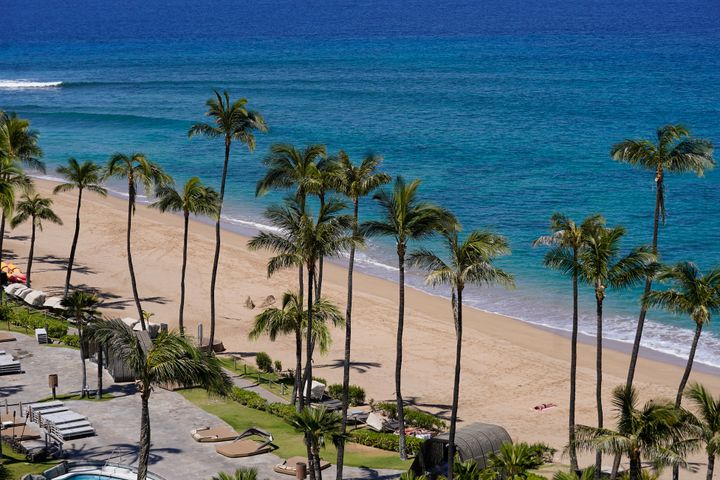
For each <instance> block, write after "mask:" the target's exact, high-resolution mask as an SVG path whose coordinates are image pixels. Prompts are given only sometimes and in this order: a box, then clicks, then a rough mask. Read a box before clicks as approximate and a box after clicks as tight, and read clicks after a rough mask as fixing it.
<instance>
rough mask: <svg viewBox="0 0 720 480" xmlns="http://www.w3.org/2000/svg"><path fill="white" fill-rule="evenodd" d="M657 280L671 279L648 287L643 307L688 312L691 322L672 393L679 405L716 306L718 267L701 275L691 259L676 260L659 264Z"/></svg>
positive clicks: (718, 300) (719, 307)
mask: <svg viewBox="0 0 720 480" xmlns="http://www.w3.org/2000/svg"><path fill="white" fill-rule="evenodd" d="M657 280H658V281H660V282H671V288H670V289H668V290H660V291H658V290H652V291H650V293H648V294H647V296H646V297H645V304H646V307H648V308H649V307H659V308H662V309H663V310H667V311H668V312H671V313H675V314H679V315H688V316H689V317H690V318H691V319H692V321H693V322H695V335H694V336H693V340H692V345H691V346H690V353H689V354H688V359H687V363H686V365H685V371H684V372H683V376H682V379H681V380H680V386H679V387H678V392H677V396H676V397H675V406H676V407H679V406H680V403H681V402H682V397H683V392H684V391H685V386H686V385H687V381H688V378H690V372H691V371H692V367H693V362H694V360H695V351H696V350H697V346H698V342H699V341H700V334H701V333H702V329H703V326H704V325H705V324H707V323H710V318H711V317H712V314H713V313H717V312H718V310H720V267H719V268H714V269H713V270H711V271H710V272H708V273H707V274H706V275H703V274H702V272H700V269H699V268H698V267H697V266H696V265H694V264H693V263H690V262H680V263H678V264H676V265H673V266H671V267H664V268H662V269H661V270H660V271H659V273H658V274H657Z"/></svg>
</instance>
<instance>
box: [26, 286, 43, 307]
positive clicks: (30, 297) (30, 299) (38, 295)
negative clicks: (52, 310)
mask: <svg viewBox="0 0 720 480" xmlns="http://www.w3.org/2000/svg"><path fill="white" fill-rule="evenodd" d="M23 300H25V303H27V304H28V305H30V306H33V307H42V306H43V304H44V303H45V292H43V291H41V290H33V291H32V292H30V293H28V294H27V295H25V298H24V299H23Z"/></svg>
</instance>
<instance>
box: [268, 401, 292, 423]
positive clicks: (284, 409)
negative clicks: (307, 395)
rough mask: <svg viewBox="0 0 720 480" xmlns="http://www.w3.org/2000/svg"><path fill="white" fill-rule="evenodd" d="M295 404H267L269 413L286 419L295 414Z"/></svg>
mask: <svg viewBox="0 0 720 480" xmlns="http://www.w3.org/2000/svg"><path fill="white" fill-rule="evenodd" d="M295 412H296V410H295V406H294V405H291V404H289V403H271V404H269V405H268V406H267V413H269V414H271V415H275V416H276V417H280V418H282V419H283V420H285V421H288V420H290V419H291V418H292V417H293V416H294V415H295Z"/></svg>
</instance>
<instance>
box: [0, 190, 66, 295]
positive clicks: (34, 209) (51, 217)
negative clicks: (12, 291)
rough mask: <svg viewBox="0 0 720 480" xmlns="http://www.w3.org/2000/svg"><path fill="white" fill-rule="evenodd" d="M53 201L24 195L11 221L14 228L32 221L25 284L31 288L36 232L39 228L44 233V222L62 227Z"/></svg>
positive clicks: (35, 195)
mask: <svg viewBox="0 0 720 480" xmlns="http://www.w3.org/2000/svg"><path fill="white" fill-rule="evenodd" d="M52 204H53V201H52V199H50V198H44V197H41V196H40V194H37V193H36V194H33V195H28V194H27V193H26V194H24V195H23V196H22V198H21V200H20V202H18V204H17V207H16V208H15V210H16V213H15V216H14V217H13V218H12V220H10V226H11V227H12V228H15V227H17V226H18V225H20V224H21V223H25V222H26V221H28V220H31V221H32V233H31V235H30V253H28V265H27V272H26V275H27V279H26V282H25V284H26V285H27V286H28V287H29V286H30V274H31V272H32V263H33V253H34V251H35V230H36V229H37V228H39V229H40V231H41V232H42V221H43V220H45V221H47V222H52V223H55V224H57V225H62V220H60V217H58V216H57V215H56V214H55V212H53V210H52Z"/></svg>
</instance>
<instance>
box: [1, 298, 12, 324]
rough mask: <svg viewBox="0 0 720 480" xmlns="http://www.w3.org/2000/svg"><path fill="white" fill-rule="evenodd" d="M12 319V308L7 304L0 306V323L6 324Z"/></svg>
mask: <svg viewBox="0 0 720 480" xmlns="http://www.w3.org/2000/svg"><path fill="white" fill-rule="evenodd" d="M12 319H13V308H12V307H11V306H10V305H8V304H7V303H2V304H0V322H7V321H11V322H12Z"/></svg>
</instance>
